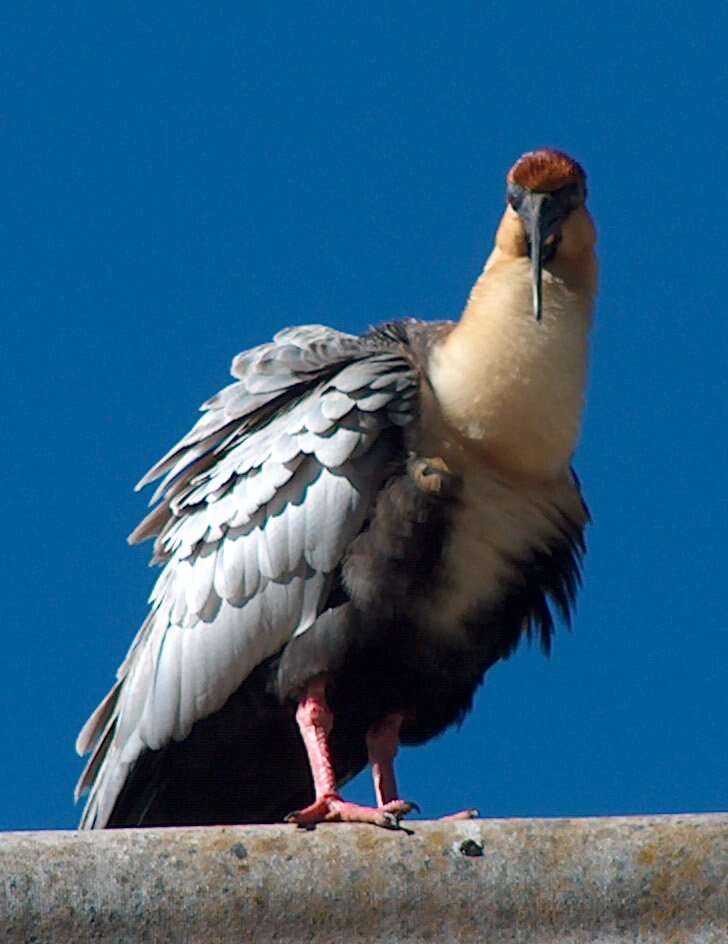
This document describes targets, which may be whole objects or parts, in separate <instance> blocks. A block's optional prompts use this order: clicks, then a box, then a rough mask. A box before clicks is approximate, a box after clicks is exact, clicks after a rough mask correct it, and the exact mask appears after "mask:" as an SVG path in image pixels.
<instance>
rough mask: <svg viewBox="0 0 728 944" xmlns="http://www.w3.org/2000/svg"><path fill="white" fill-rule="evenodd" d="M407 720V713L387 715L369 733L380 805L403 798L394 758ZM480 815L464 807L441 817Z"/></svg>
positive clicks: (374, 777) (373, 771) (375, 784)
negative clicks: (405, 715)
mask: <svg viewBox="0 0 728 944" xmlns="http://www.w3.org/2000/svg"><path fill="white" fill-rule="evenodd" d="M403 721H404V715H402V714H400V713H397V714H391V715H387V716H386V718H384V719H383V720H382V721H380V722H379V723H378V724H375V725H372V727H371V728H370V729H369V731H368V732H367V748H368V750H369V763H370V764H371V768H372V780H373V781H374V792H375V793H376V796H377V804H378V805H379V806H380V807H383V806H386V805H387V804H388V803H391V802H392V801H393V800H398V799H399V791H398V790H397V779H396V777H395V774H394V759H395V757H396V756H397V752H398V751H399V731H400V728H401V727H402V722H403ZM409 805H410V807H411V808H412V809H415V810H417V811H418V812H419V807H418V806H417V805H416V804H414V803H410V804H409ZM478 815H479V814H478V811H477V810H461V811H460V812H459V813H451V814H450V815H449V816H443V817H441V819H443V820H459V819H474V818H475V817H477V816H478Z"/></svg>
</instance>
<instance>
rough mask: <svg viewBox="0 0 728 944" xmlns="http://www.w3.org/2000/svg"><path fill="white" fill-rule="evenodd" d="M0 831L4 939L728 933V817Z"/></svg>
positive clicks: (567, 943)
mask: <svg viewBox="0 0 728 944" xmlns="http://www.w3.org/2000/svg"><path fill="white" fill-rule="evenodd" d="M412 826H413V828H414V830H415V833H414V835H406V834H405V833H393V832H386V831H384V830H377V829H374V828H372V827H368V826H340V825H329V826H322V827H319V828H318V829H316V830H315V831H313V832H304V831H299V830H296V829H295V828H293V827H290V826H246V827H234V828H233V827H214V828H207V829H166V830H165V829H149V830H118V831H110V832H92V833H73V832H45V833H5V834H4V835H2V836H0V888H1V889H2V892H1V894H2V900H0V941H3V942H13V944H14V942H21V941H22V942H24V944H30V942H34V944H46V942H48V944H50V942H53V944H66V942H68V944H71V942H73V944H81V942H86V941H113V942H115V944H124V942H133V944H142V942H147V941H153V942H162V941H169V942H190V944H192V942H194V944H197V942H205V944H206V942H210V944H228V942H235V944H240V942H242V941H255V942H256V944H265V942H268V941H277V942H300V941H314V942H317V944H348V942H356V941H386V942H406V941H407V942H408V941H432V942H438V944H439V942H449V941H464V942H465V941H467V942H470V941H473V942H475V941H478V942H488V944H501V942H508V944H526V942H528V944H556V942H558V944H577V942H579V944H581V942H604V944H607V942H609V944H611V942H622V941H625V942H626V941H639V942H649V944H651V942H660V944H662V942H671V944H687V942H699V944H713V942H715V944H717V942H726V941H728V814H713V815H704V816H689V815H685V816H682V815H681V816H649V817H644V816H641V817H622V818H615V819H571V820H500V821H498V820H475V821H471V822H446V823H443V822H428V823H423V822H417V823H413V824H412Z"/></svg>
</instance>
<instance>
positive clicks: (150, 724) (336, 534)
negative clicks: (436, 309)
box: [77, 325, 417, 827]
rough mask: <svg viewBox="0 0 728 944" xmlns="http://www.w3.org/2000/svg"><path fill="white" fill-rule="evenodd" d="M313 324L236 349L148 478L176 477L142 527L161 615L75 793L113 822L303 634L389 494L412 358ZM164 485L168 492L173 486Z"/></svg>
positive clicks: (411, 383) (108, 710) (97, 731)
mask: <svg viewBox="0 0 728 944" xmlns="http://www.w3.org/2000/svg"><path fill="white" fill-rule="evenodd" d="M366 341H367V339H366V338H362V339H360V338H356V337H354V336H352V335H344V334H340V333H339V332H334V331H331V330H330V329H326V328H322V327H320V326H316V325H312V326H306V327H303V328H295V329H289V330H287V331H284V332H280V333H279V334H278V335H277V336H276V338H275V340H274V342H272V343H271V344H267V345H261V346H260V347H258V348H255V349H253V350H252V351H247V352H245V353H244V354H241V355H238V357H236V358H235V360H234V362H233V374H234V376H236V377H238V378H239V381H238V382H237V383H234V384H231V385H230V386H228V387H226V388H225V389H223V390H222V391H220V393H218V394H216V396H214V397H213V398H211V399H210V400H209V401H208V402H207V403H206V404H205V409H206V410H207V412H206V413H205V414H204V416H203V417H202V418H201V419H200V420H199V421H198V423H197V424H196V425H195V427H193V429H192V430H191V431H190V432H189V433H188V434H187V436H185V437H184V438H183V439H182V440H181V442H180V443H179V444H178V445H177V446H175V447H174V449H172V450H171V451H170V452H169V453H168V454H167V456H165V457H164V458H163V459H162V460H160V462H159V463H158V464H157V465H156V466H155V467H154V468H153V469H152V470H151V471H150V473H148V475H147V476H145V477H144V479H142V482H141V483H140V485H142V484H146V483H148V482H150V481H153V480H154V479H155V478H157V477H160V476H164V478H163V481H162V483H161V485H160V486H159V488H158V490H157V493H156V498H160V497H161V498H162V500H163V503H165V504H163V508H166V514H165V512H164V510H162V511H160V509H156V510H155V511H153V512H152V513H151V515H150V516H149V518H148V519H146V520H145V522H143V523H142V525H140V528H139V529H138V530H137V532H135V535H137V536H140V537H147V536H149V535H150V534H151V533H154V530H156V529H158V528H159V527H161V533H160V535H159V537H158V539H157V542H156V545H155V550H156V559H157V560H159V561H161V562H163V563H164V569H163V571H162V573H161V574H160V577H159V579H158V580H157V583H156V585H155V588H154V591H153V593H152V596H151V599H150V602H151V604H152V609H151V612H150V614H149V616H148V618H147V620H146V621H145V622H144V624H143V626H142V627H141V629H140V631H139V633H138V634H137V637H136V639H135V640H134V642H133V643H132V646H131V648H130V650H129V653H128V655H127V658H126V659H125V661H124V663H123V664H122V666H121V667H120V669H119V672H118V679H119V681H118V682H117V684H116V686H115V688H114V690H112V693H110V695H109V696H107V699H106V700H105V702H104V703H102V705H101V706H99V708H98V709H97V711H96V712H95V713H94V715H92V717H91V718H90V719H89V721H88V722H87V724H86V725H85V727H84V729H83V730H82V732H81V734H80V735H79V739H78V743H77V746H78V748H79V750H82V751H87V750H89V749H90V750H93V751H94V753H93V755H92V757H91V760H90V761H89V765H88V766H87V768H86V771H85V772H84V774H83V776H82V777H81V780H80V781H79V785H78V788H77V793H80V792H83V791H84V790H85V789H87V788H89V787H90V789H91V792H90V796H89V800H88V802H87V805H86V809H85V811H84V815H83V819H82V826H87V827H92V826H94V825H101V826H102V825H104V824H105V822H106V821H107V820H108V817H109V816H110V814H111V812H112V810H113V806H114V803H115V802H116V798H117V796H118V794H119V791H120V790H121V788H122V787H123V784H124V781H125V779H126V777H127V774H128V771H129V769H130V767H131V765H133V764H134V762H135V761H136V759H137V758H138V756H139V755H140V753H141V752H142V751H143V750H144V749H145V748H148V749H151V750H155V749H159V748H161V747H163V746H164V745H165V744H166V743H168V742H169V741H170V740H172V739H174V740H181V739H183V738H185V737H186V736H187V735H188V734H189V732H190V729H191V728H192V725H193V724H194V723H195V722H196V721H198V720H200V719H201V718H204V717H206V716H207V715H210V714H211V713H213V712H215V711H217V710H218V709H219V708H221V707H222V705H224V703H225V702H226V700H227V699H228V698H229V697H230V695H231V694H232V693H233V692H234V691H235V690H236V689H237V688H238V687H239V686H240V684H241V683H242V682H243V681H244V680H245V679H246V678H247V676H248V675H249V674H250V673H251V672H252V671H253V669H254V668H255V667H256V666H257V665H259V664H260V663H261V662H262V661H263V660H265V659H266V658H268V657H270V656H272V655H274V654H275V653H276V652H278V651H279V650H280V649H281V648H282V647H283V646H284V645H285V644H286V642H287V641H288V640H290V639H291V638H292V637H293V636H295V635H300V634H301V633H304V632H305V631H306V630H307V629H308V628H309V627H310V626H311V625H312V624H313V623H314V622H315V620H316V618H317V616H318V615H319V613H320V612H321V610H322V608H323V606H324V604H325V601H326V597H327V595H328V592H329V587H330V584H331V576H332V574H333V572H334V571H335V569H336V568H337V566H338V565H339V564H340V562H341V560H342V557H343V555H344V553H345V551H346V549H347V547H348V545H349V543H350V542H351V540H352V539H353V538H354V537H355V536H356V534H357V533H358V532H359V530H360V529H361V527H362V525H363V523H364V521H365V518H366V516H367V514H368V513H369V510H370V507H371V504H372V502H373V500H374V498H375V494H374V491H375V485H374V484H373V482H372V479H373V473H374V471H375V469H381V468H382V467H383V465H384V463H385V461H386V458H387V449H388V447H387V446H386V444H385V443H384V441H383V440H382V439H381V438H380V434H381V433H382V431H383V430H384V429H386V428H387V427H390V426H391V425H392V424H393V423H400V424H401V423H404V422H408V421H409V420H410V419H411V418H412V401H411V400H409V399H408V397H409V396H411V395H412V393H413V392H414V391H415V390H416V385H417V377H416V373H415V370H414V368H413V367H412V365H411V364H410V363H409V361H408V360H406V358H405V357H404V356H403V355H402V354H401V353H400V352H398V351H396V350H392V349H390V350H382V347H381V344H380V345H379V346H378V347H376V346H373V345H370V346H369V347H367V344H366ZM165 496H166V497H165Z"/></svg>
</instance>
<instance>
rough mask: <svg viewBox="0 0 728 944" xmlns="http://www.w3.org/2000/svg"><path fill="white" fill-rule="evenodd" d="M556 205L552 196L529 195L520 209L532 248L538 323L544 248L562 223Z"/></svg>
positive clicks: (535, 313)
mask: <svg viewBox="0 0 728 944" xmlns="http://www.w3.org/2000/svg"><path fill="white" fill-rule="evenodd" d="M554 203H555V201H554V200H553V199H552V197H551V194H548V193H527V194H526V195H525V196H524V198H523V201H522V202H521V205H520V206H519V208H518V215H519V216H520V217H521V219H522V220H523V223H524V225H525V227H526V233H527V235H528V241H529V245H530V248H531V287H532V297H533V313H534V315H535V316H536V321H540V320H541V315H542V312H543V287H542V286H543V263H544V246H545V243H546V240H547V239H548V238H549V236H551V235H552V234H555V233H556V232H557V231H558V226H559V223H560V214H559V213H558V212H556V213H554V210H555V209H556V207H555V206H554Z"/></svg>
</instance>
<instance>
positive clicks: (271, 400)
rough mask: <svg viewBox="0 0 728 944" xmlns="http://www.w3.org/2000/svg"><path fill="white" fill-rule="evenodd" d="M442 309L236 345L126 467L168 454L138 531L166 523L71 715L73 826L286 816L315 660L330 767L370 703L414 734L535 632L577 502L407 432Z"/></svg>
mask: <svg viewBox="0 0 728 944" xmlns="http://www.w3.org/2000/svg"><path fill="white" fill-rule="evenodd" d="M449 330H450V325H448V324H440V325H425V324H420V323H416V322H403V323H398V324H396V325H389V326H385V327H384V328H381V329H379V330H376V331H372V332H371V333H370V334H368V335H365V336H364V337H361V338H360V337H355V336H352V335H346V334H341V333H339V332H336V331H333V330H331V329H327V328H322V327H319V326H308V327H304V328H297V329H291V330H287V331H283V332H280V333H279V334H278V335H277V336H276V338H275V340H274V341H273V342H272V343H270V344H266V345H262V346H261V347H259V348H256V349H254V350H252V351H249V352H246V353H245V354H243V355H240V356H239V357H238V358H236V360H235V362H234V364H233V375H234V376H235V377H236V378H237V382H236V383H234V384H232V385H231V386H229V387H227V388H226V389H224V390H223V391H222V392H221V393H219V394H218V395H217V396H215V397H214V398H213V399H212V400H210V401H209V402H208V403H207V404H205V413H204V414H203V416H202V417H201V419H200V420H199V422H198V423H197V424H196V425H195V427H193V429H192V430H191V431H190V433H189V434H188V435H187V436H186V437H185V438H184V439H183V440H182V441H181V442H180V443H179V444H178V445H177V446H176V447H175V448H174V449H172V450H171V452H170V453H169V454H168V455H167V456H165V457H164V459H162V460H161V461H160V462H159V463H158V464H157V465H156V466H155V467H154V468H153V469H152V470H151V472H150V473H149V474H148V475H147V476H146V477H145V479H144V480H143V482H142V483H140V484H146V483H147V482H150V481H153V480H154V479H156V478H159V477H161V476H164V478H163V481H162V483H161V485H160V486H159V488H158V489H157V492H156V494H155V496H154V499H153V500H154V501H158V502H159V504H158V505H157V507H156V508H155V509H154V510H153V511H152V512H151V513H150V515H149V516H148V517H147V518H146V519H145V521H144V522H142V524H141V525H140V526H139V528H138V529H137V530H136V532H135V533H134V534H133V535H132V539H133V540H142V539H144V538H147V537H150V536H152V535H155V534H157V535H158V537H157V539H156V543H155V559H156V561H157V562H159V563H161V564H163V570H162V572H161V575H160V577H159V580H158V581H157V584H156V586H155V589H154V592H153V594H152V601H151V602H152V606H151V611H150V613H149V616H148V617H147V619H146V621H145V623H144V624H143V626H142V628H141V630H140V631H139V634H138V635H137V638H136V639H135V640H134V642H133V644H132V647H131V649H130V651H129V654H128V656H127V658H126V660H125V662H124V663H123V665H122V666H121V668H120V669H119V673H118V681H117V683H116V685H115V686H114V688H113V689H112V690H111V692H110V693H109V695H108V696H107V698H106V699H105V700H104V701H103V702H102V703H101V705H100V706H99V708H98V709H97V710H96V712H95V713H94V714H93V715H92V717H91V718H90V719H89V721H88V722H87V724H86V726H85V727H84V729H83V731H82V732H81V735H80V736H79V742H78V747H79V749H80V750H81V751H87V750H90V751H91V752H92V755H91V759H90V761H89V764H88V766H87V768H86V770H85V772H84V774H83V776H82V778H81V780H80V782H79V792H82V791H83V790H85V789H90V796H89V799H88V803H87V806H86V809H85V812H84V816H83V820H82V825H83V826H86V827H101V826H124V825H155V824H170V823H177V824H205V823H245V822H250V823H256V822H275V821H279V820H280V819H282V818H283V816H285V814H286V813H288V812H289V811H290V810H292V809H296V808H300V807H302V806H305V805H306V804H307V803H309V802H310V801H311V798H312V795H313V794H312V782H311V774H310V772H309V767H308V763H307V759H306V753H305V751H304V748H303V744H302V743H301V739H300V736H299V733H298V730H297V727H296V723H295V720H294V707H295V699H296V697H297V695H299V694H300V693H301V692H302V690H303V689H304V687H305V685H306V683H307V682H308V681H309V680H310V679H311V678H312V677H314V676H316V675H319V674H324V673H326V675H327V678H328V679H329V683H328V697H329V701H330V704H331V707H332V710H333V712H334V716H335V718H336V722H335V725H334V728H333V731H332V734H331V750H332V755H333V759H334V766H335V770H336V775H337V778H338V779H339V781H340V782H345V781H346V780H348V779H349V778H350V777H352V776H353V775H354V774H355V773H357V772H358V771H359V770H360V769H361V768H362V767H363V766H364V765H365V764H366V763H367V750H366V745H365V735H366V732H367V730H368V729H369V728H370V726H371V725H372V724H373V723H375V722H377V720H378V719H381V718H382V717H384V716H385V715H387V714H388V713H390V712H393V711H398V712H402V713H403V714H404V717H405V721H404V724H403V727H402V732H401V735H402V741H403V742H404V743H419V742H423V741H426V740H428V739H429V738H431V737H433V736H434V735H436V734H438V733H440V732H441V731H443V730H444V729H445V728H447V727H448V726H449V725H452V724H453V723H455V722H458V721H460V720H461V719H462V718H463V716H464V715H465V714H466V712H467V711H468V710H469V708H470V706H471V703H472V698H473V695H474V693H475V690H476V688H477V686H478V685H479V683H480V682H481V680H482V678H483V675H484V673H485V672H486V671H487V669H488V668H489V667H490V666H491V665H493V664H494V663H495V662H496V661H497V660H498V659H501V658H505V657H507V656H508V655H509V654H510V653H511V652H512V651H513V649H514V648H515V646H516V645H517V643H518V640H519V638H520V637H521V635H522V634H523V633H524V632H526V633H528V634H529V635H530V634H531V632H532V631H533V630H536V631H537V632H538V633H539V634H540V638H541V642H542V644H543V646H544V648H545V649H546V650H548V647H549V644H550V639H551V635H552V632H553V619H552V615H551V610H550V604H551V605H555V607H556V609H557V610H558V611H560V613H561V615H562V616H564V617H565V618H567V619H568V616H569V609H570V606H571V603H572V601H573V597H574V593H575V590H576V586H577V582H578V575H579V561H580V555H581V553H582V551H583V539H582V531H583V527H584V525H585V523H586V519H587V513H586V510H585V508H584V506H583V503H582V502H581V498H580V496H579V492H578V487H577V486H576V483H575V482H574V481H573V480H569V481H568V482H566V483H563V484H562V485H561V486H560V487H559V489H556V490H555V491H554V492H553V494H548V495H544V494H543V493H541V492H538V493H537V492H534V491H533V490H529V489H526V488H524V489H522V490H520V491H519V490H518V489H517V488H516V489H515V490H514V488H513V487H511V486H510V485H509V484H508V483H504V482H503V481H500V480H499V479H498V478H497V476H493V477H491V479H490V480H489V483H488V487H487V488H484V489H483V488H480V487H477V488H473V487H472V484H471V483H470V482H469V480H468V478H467V476H464V475H463V474H461V470H458V469H455V470H453V469H452V468H451V467H450V465H449V464H448V463H447V462H446V461H444V460H443V457H442V456H439V455H436V456H433V455H428V454H423V449H422V442H421V439H420V411H421V409H422V403H423V396H422V390H423V387H422V385H423V384H424V385H426V384H427V379H426V378H427V357H428V351H429V347H430V345H431V344H432V343H433V342H436V341H437V340H438V338H440V337H442V336H443V335H444V334H445V333H446V332H448V331H449ZM504 495H505V496H507V498H508V501H507V502H506V503H505V504H506V505H508V507H507V508H506V511H505V512H504V514H505V515H507V518H508V520H507V521H506V519H505V518H504V520H503V521H502V522H499V521H497V520H496V521H495V523H494V524H493V526H492V528H491V527H489V526H482V527H480V529H479V531H478V533H477V534H476V535H475V538H474V540H475V541H476V545H475V546H479V545H478V544H477V542H478V541H480V542H481V544H483V547H484V552H483V560H482V561H481V562H479V561H467V562H466V566H465V567H463V566H462V564H463V562H461V561H459V560H458V559H457V554H458V546H459V545H458V540H457V536H458V535H459V534H462V533H464V532H465V531H467V530H468V529H471V530H472V528H473V526H474V524H473V523H474V522H475V525H477V524H478V522H479V521H481V520H482V521H484V522H486V523H487V522H489V521H490V520H491V519H490V518H489V517H488V515H490V514H492V508H491V505H492V504H494V503H495V502H497V501H499V499H500V498H502V497H503V496H504ZM508 503H510V504H508ZM485 508H488V509H490V510H489V511H488V513H487V514H485V513H483V514H481V512H482V511H483V509H485ZM519 508H522V509H525V510H526V511H527V513H524V515H523V516H522V517H523V524H522V526H516V527H515V528H514V527H512V526H511V524H510V522H511V521H512V520H513V516H514V515H516V516H517V511H518V509H519ZM514 509H515V511H514Z"/></svg>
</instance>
